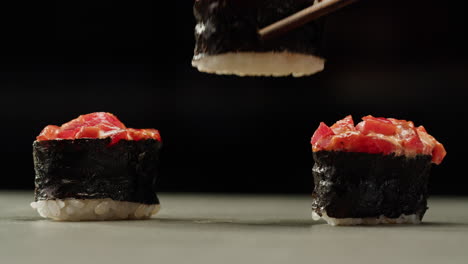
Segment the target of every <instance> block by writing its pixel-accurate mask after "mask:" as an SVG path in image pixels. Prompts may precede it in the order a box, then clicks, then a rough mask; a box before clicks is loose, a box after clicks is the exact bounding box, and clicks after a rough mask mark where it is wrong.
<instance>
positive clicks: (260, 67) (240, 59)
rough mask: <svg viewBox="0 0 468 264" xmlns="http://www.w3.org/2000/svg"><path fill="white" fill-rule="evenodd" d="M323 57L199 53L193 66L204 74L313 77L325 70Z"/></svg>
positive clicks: (249, 53)
mask: <svg viewBox="0 0 468 264" xmlns="http://www.w3.org/2000/svg"><path fill="white" fill-rule="evenodd" d="M324 65H325V60H324V59H323V58H320V57H317V56H314V55H308V54H300V53H291V52H229V53H224V54H219V55H203V54H199V55H197V56H195V57H194V59H193V61H192V66H193V67H196V68H197V69H198V70H199V71H201V72H207V73H215V74H234V75H238V76H274V77H280V76H289V75H292V76H294V77H301V76H306V75H312V74H315V73H317V72H320V71H322V70H323V69H324Z"/></svg>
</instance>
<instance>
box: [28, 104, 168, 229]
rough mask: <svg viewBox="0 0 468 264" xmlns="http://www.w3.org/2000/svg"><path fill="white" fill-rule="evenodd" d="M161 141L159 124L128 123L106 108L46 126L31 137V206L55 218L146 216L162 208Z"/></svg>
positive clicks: (47, 216) (48, 216)
mask: <svg viewBox="0 0 468 264" xmlns="http://www.w3.org/2000/svg"><path fill="white" fill-rule="evenodd" d="M160 147H161V137H160V135H159V132H158V130H156V129H132V128H127V127H126V126H125V125H124V124H123V123H122V122H120V121H119V120H118V119H117V117H116V116H114V115H112V114H110V113H102V112H100V113H92V114H87V115H81V116H79V117H78V118H76V119H73V120H72V121H70V122H68V123H65V124H63V125H62V126H61V127H58V126H54V125H49V126H46V127H45V128H44V129H43V131H42V132H41V133H40V135H39V136H38V137H37V139H36V141H34V143H33V157H34V169H35V172H36V179H35V186H36V189H35V202H33V203H31V206H32V207H33V208H35V209H36V210H37V211H38V213H39V214H40V215H41V216H42V217H45V218H51V219H54V220H65V221H81V220H120V219H145V218H149V217H151V215H153V214H156V213H157V212H158V211H159V208H160V206H159V200H158V197H157V196H156V193H155V184H156V182H155V180H156V176H157V168H158V160H159V149H160Z"/></svg>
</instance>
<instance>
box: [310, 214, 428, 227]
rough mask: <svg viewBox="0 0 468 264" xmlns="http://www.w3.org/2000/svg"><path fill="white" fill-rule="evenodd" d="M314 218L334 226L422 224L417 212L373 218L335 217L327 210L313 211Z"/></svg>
mask: <svg viewBox="0 0 468 264" xmlns="http://www.w3.org/2000/svg"><path fill="white" fill-rule="evenodd" d="M312 219H314V220H315V221H318V220H320V219H323V220H325V221H327V223H328V224H329V225H332V226H337V225H341V226H346V225H379V224H420V223H421V220H420V218H419V215H417V214H411V215H405V214H402V215H400V216H399V217H398V218H388V217H386V216H384V215H381V216H379V217H378V218H373V217H368V218H333V217H329V216H328V215H327V213H326V212H322V216H320V215H319V214H317V213H316V212H312Z"/></svg>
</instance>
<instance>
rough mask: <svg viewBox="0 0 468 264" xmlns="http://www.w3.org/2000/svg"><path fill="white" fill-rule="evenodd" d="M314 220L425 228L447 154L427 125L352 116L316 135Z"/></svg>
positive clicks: (314, 142) (332, 223)
mask: <svg viewBox="0 0 468 264" xmlns="http://www.w3.org/2000/svg"><path fill="white" fill-rule="evenodd" d="M311 144H312V151H313V158H314V160H315V165H314V167H313V169H312V173H313V176H314V185H315V187H314V191H313V194H312V198H313V202H312V218H313V219H314V220H319V219H320V218H322V219H324V220H326V221H327V222H328V224H330V225H358V224H370V225H373V224H401V223H413V224H417V223H420V222H421V220H422V218H423V216H424V213H425V212H426V210H427V208H428V207H427V198H428V181H429V173H430V170H431V166H432V164H440V163H441V162H442V160H443V159H444V157H445V155H446V154H447V152H446V151H445V148H444V146H443V145H442V144H441V143H439V142H438V141H437V140H436V139H435V138H434V137H432V136H431V135H429V134H428V133H427V131H426V129H425V128H424V127H423V126H419V127H415V126H414V124H413V122H411V121H405V120H397V119H393V118H376V117H373V116H366V117H363V118H362V121H361V122H360V123H359V124H357V125H356V126H355V125H354V122H353V119H352V117H351V116H347V117H346V118H344V119H343V120H340V121H338V122H336V123H335V124H334V125H333V126H331V127H328V126H327V125H326V124H325V123H323V122H322V123H320V126H319V127H318V129H317V130H316V131H315V133H314V135H313V137H312V140H311Z"/></svg>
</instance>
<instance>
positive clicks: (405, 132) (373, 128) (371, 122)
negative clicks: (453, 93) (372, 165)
mask: <svg viewBox="0 0 468 264" xmlns="http://www.w3.org/2000/svg"><path fill="white" fill-rule="evenodd" d="M311 144H312V150H313V151H314V152H316V151H321V150H326V151H345V152H365V153H371V154H383V155H389V154H395V155H399V156H400V155H401V156H402V155H405V156H407V157H414V156H416V155H418V154H420V155H431V156H432V162H433V163H435V164H440V163H441V162H442V160H443V159H444V157H445V155H446V154H447V152H446V151H445V148H444V146H443V145H442V144H441V143H439V142H438V141H437V140H436V139H435V138H434V137H433V136H431V135H429V134H428V133H427V131H426V129H425V128H424V127H423V126H419V127H415V126H414V124H413V122H411V121H406V120H398V119H394V118H382V117H373V116H370V115H369V116H365V117H363V118H362V121H361V122H360V123H359V124H357V125H356V126H355V125H354V121H353V118H352V117H351V116H347V117H345V118H344V119H342V120H340V121H338V122H336V123H335V124H334V125H332V126H331V127H329V126H327V125H326V124H325V123H323V122H321V123H320V126H319V127H318V129H317V130H316V131H315V133H314V135H313V136H312V140H311Z"/></svg>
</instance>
